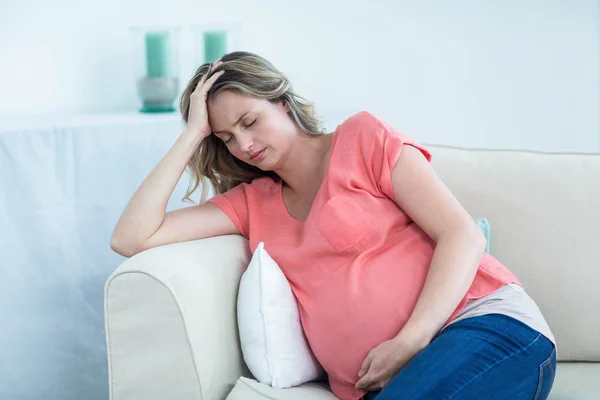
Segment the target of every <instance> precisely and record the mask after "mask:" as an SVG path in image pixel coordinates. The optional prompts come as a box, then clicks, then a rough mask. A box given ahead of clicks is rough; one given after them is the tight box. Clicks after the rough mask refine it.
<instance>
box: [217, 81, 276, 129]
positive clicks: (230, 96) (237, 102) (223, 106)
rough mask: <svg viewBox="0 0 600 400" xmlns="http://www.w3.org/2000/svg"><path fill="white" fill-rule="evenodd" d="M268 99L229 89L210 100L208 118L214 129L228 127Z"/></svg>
mask: <svg viewBox="0 0 600 400" xmlns="http://www.w3.org/2000/svg"><path fill="white" fill-rule="evenodd" d="M263 102H266V100H263V99H256V98H254V97H249V96H244V95H242V94H239V93H236V92H232V91H229V90H226V91H223V92H221V93H219V94H218V95H217V96H216V97H215V98H214V99H211V100H209V101H208V104H207V107H208V119H209V122H210V125H211V126H212V127H213V129H214V130H222V129H227V128H229V127H230V126H231V124H233V123H234V122H235V121H237V120H238V118H239V117H241V116H242V115H244V113H246V112H248V111H252V110H256V109H257V108H259V107H261V106H262V105H263V104H262V103H263Z"/></svg>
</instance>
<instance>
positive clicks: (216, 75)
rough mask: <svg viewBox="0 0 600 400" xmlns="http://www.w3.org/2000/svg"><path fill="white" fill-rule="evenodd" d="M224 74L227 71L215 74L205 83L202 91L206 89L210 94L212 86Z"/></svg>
mask: <svg viewBox="0 0 600 400" xmlns="http://www.w3.org/2000/svg"><path fill="white" fill-rule="evenodd" d="M224 73H225V71H219V72H215V73H214V74H213V75H212V76H211V77H210V78H209V79H208V80H207V81H206V82H204V85H202V89H206V92H208V91H209V90H210V88H211V87H212V85H213V84H214V83H215V81H216V80H217V79H219V78H220V77H221V75H223V74H224Z"/></svg>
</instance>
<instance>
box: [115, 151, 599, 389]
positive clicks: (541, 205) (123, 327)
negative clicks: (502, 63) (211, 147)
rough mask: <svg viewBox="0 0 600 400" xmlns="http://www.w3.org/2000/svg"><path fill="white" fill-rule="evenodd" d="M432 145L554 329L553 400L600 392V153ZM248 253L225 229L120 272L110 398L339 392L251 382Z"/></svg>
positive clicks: (440, 166)
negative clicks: (243, 329) (242, 315)
mask: <svg viewBox="0 0 600 400" xmlns="http://www.w3.org/2000/svg"><path fill="white" fill-rule="evenodd" d="M430 148H431V150H432V153H433V156H434V158H433V166H434V168H435V169H436V171H437V172H438V174H439V175H440V176H441V177H442V179H443V180H444V182H445V183H446V184H447V185H448V186H449V187H450V189H451V190H452V191H453V193H454V194H455V195H456V197H457V198H458V199H459V201H460V202H461V203H462V204H463V205H464V206H465V208H466V209H467V210H468V211H469V212H470V213H471V215H472V216H473V217H474V218H478V217H486V218H487V219H488V220H489V221H490V223H491V225H492V236H491V252H492V254H494V255H495V256H496V257H498V258H499V259H500V260H501V261H502V262H503V263H504V264H505V265H506V266H507V267H508V268H509V269H511V270H512V271H514V272H515V273H516V274H517V276H518V277H519V278H520V279H521V281H522V282H523V284H524V285H525V287H526V289H527V291H528V293H529V294H530V295H531V297H533V298H534V300H535V301H536V302H537V303H538V305H539V306H540V309H541V310H542V312H543V313H544V315H545V316H546V319H547V320H548V323H549V324H550V326H551V328H552V330H553V332H554V334H555V336H556V339H557V341H558V346H559V360H561V361H562V362H560V363H559V367H558V370H557V377H556V381H555V386H554V388H553V390H552V393H551V396H550V399H551V400H567V399H573V400H587V399H600V362H599V361H600V339H599V338H600V318H598V315H600V314H599V313H598V311H597V310H595V308H598V306H599V305H600V289H599V286H598V283H597V282H600V262H599V261H598V257H597V252H596V251H597V250H598V244H599V243H600V211H598V210H597V209H596V208H595V206H596V205H597V204H599V203H600V155H577V154H542V153H533V152H521V151H498V150H462V149H455V148H445V147H437V146H430ZM249 256H250V254H249V250H248V248H247V243H246V241H245V240H244V239H243V238H241V237H237V236H223V237H217V238H211V239H205V240H199V241H194V242H187V243H178V244H173V245H169V246H163V247H159V248H155V249H151V250H148V251H145V252H143V253H141V254H138V255H136V256H135V257H132V258H131V259H129V260H127V261H126V262H124V263H123V264H122V265H121V266H120V267H119V268H118V269H117V270H116V271H115V272H114V273H113V275H112V276H111V277H110V278H109V280H108V282H107V284H106V292H105V306H106V338H107V347H108V360H109V379H110V396H111V399H113V400H117V399H145V400H153V399H165V398H174V399H181V400H186V399H195V400H200V399H201V400H217V399H218V400H222V399H225V398H226V397H227V396H228V395H229V396H230V397H229V400H239V399H244V400H254V399H256V400H259V399H260V400H263V399H276V400H278V399H281V400H296V399H315V400H320V399H323V400H325V399H335V397H334V396H333V395H332V394H331V393H330V392H329V391H328V390H327V388H326V386H323V385H322V384H317V383H310V384H306V385H303V386H302V387H297V388H293V389H285V390H275V389H272V388H269V387H265V386H264V385H261V384H259V383H257V382H255V381H253V380H252V379H247V378H250V375H249V374H248V371H247V370H246V368H245V366H244V365H243V362H242V359H241V353H240V348H239V341H238V337H237V328H236V316H235V302H236V293H237V287H238V283H239V278H240V276H241V274H242V272H243V269H244V268H245V266H246V265H247V263H248V261H249ZM567 360H570V361H579V362H564V361H567ZM240 376H245V377H247V378H240V379H238V378H239V377H240ZM234 386H235V388H234ZM232 389H233V390H232Z"/></svg>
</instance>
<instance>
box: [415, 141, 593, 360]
mask: <svg viewBox="0 0 600 400" xmlns="http://www.w3.org/2000/svg"><path fill="white" fill-rule="evenodd" d="M427 147H428V148H429V149H430V150H431V152H432V154H433V159H432V166H433V168H434V169H435V170H436V172H437V174H438V175H439V176H440V177H441V179H442V180H443V181H444V183H445V184H446V185H447V186H448V187H449V189H450V190H451V191H452V192H453V193H454V195H455V196H456V198H457V199H458V200H459V201H460V202H461V203H462V205H463V206H464V207H465V208H466V209H467V211H468V212H469V213H470V214H471V216H472V217H473V218H480V217H485V218H487V219H488V221H489V222H490V224H491V238H490V242H491V243H490V253H491V254H492V255H493V256H494V257H496V258H497V259H499V260H500V261H501V262H502V263H503V264H504V265H505V266H506V267H507V268H508V269H510V270H511V271H512V272H513V273H515V274H516V275H517V277H518V278H519V280H520V281H521V282H522V283H523V285H524V286H525V289H526V290H527V292H528V293H529V295H530V296H531V297H532V298H533V299H534V300H535V301H536V302H537V304H538V306H539V307H540V309H541V310H542V313H543V314H544V316H545V317H546V320H547V321H548V324H549V325H550V328H551V329H552V331H553V333H554V334H555V336H556V340H557V343H558V354H559V359H560V360H564V361H566V360H573V361H574V360H585V361H600V257H599V254H600V209H599V207H598V206H599V205H600V154H573V153H569V154H566V153H540V152H532V151H515V150H473V149H459V148H451V147H443V146H432V145H430V146H427Z"/></svg>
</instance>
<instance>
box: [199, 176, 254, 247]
mask: <svg viewBox="0 0 600 400" xmlns="http://www.w3.org/2000/svg"><path fill="white" fill-rule="evenodd" d="M248 187H249V185H248V184H246V183H242V184H240V185H238V186H236V187H234V188H232V189H230V190H228V191H227V192H225V193H222V194H218V195H216V196H214V197H211V198H210V199H208V201H209V202H210V203H212V204H214V205H215V206H217V207H219V208H220V209H221V210H222V211H223V212H224V213H225V214H227V216H228V217H229V218H230V219H231V221H233V223H234V224H235V226H236V228H237V229H238V230H239V231H240V233H241V234H242V236H244V237H245V238H246V239H247V238H248V231H249V229H248V221H249V215H248V193H247V190H248Z"/></svg>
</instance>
